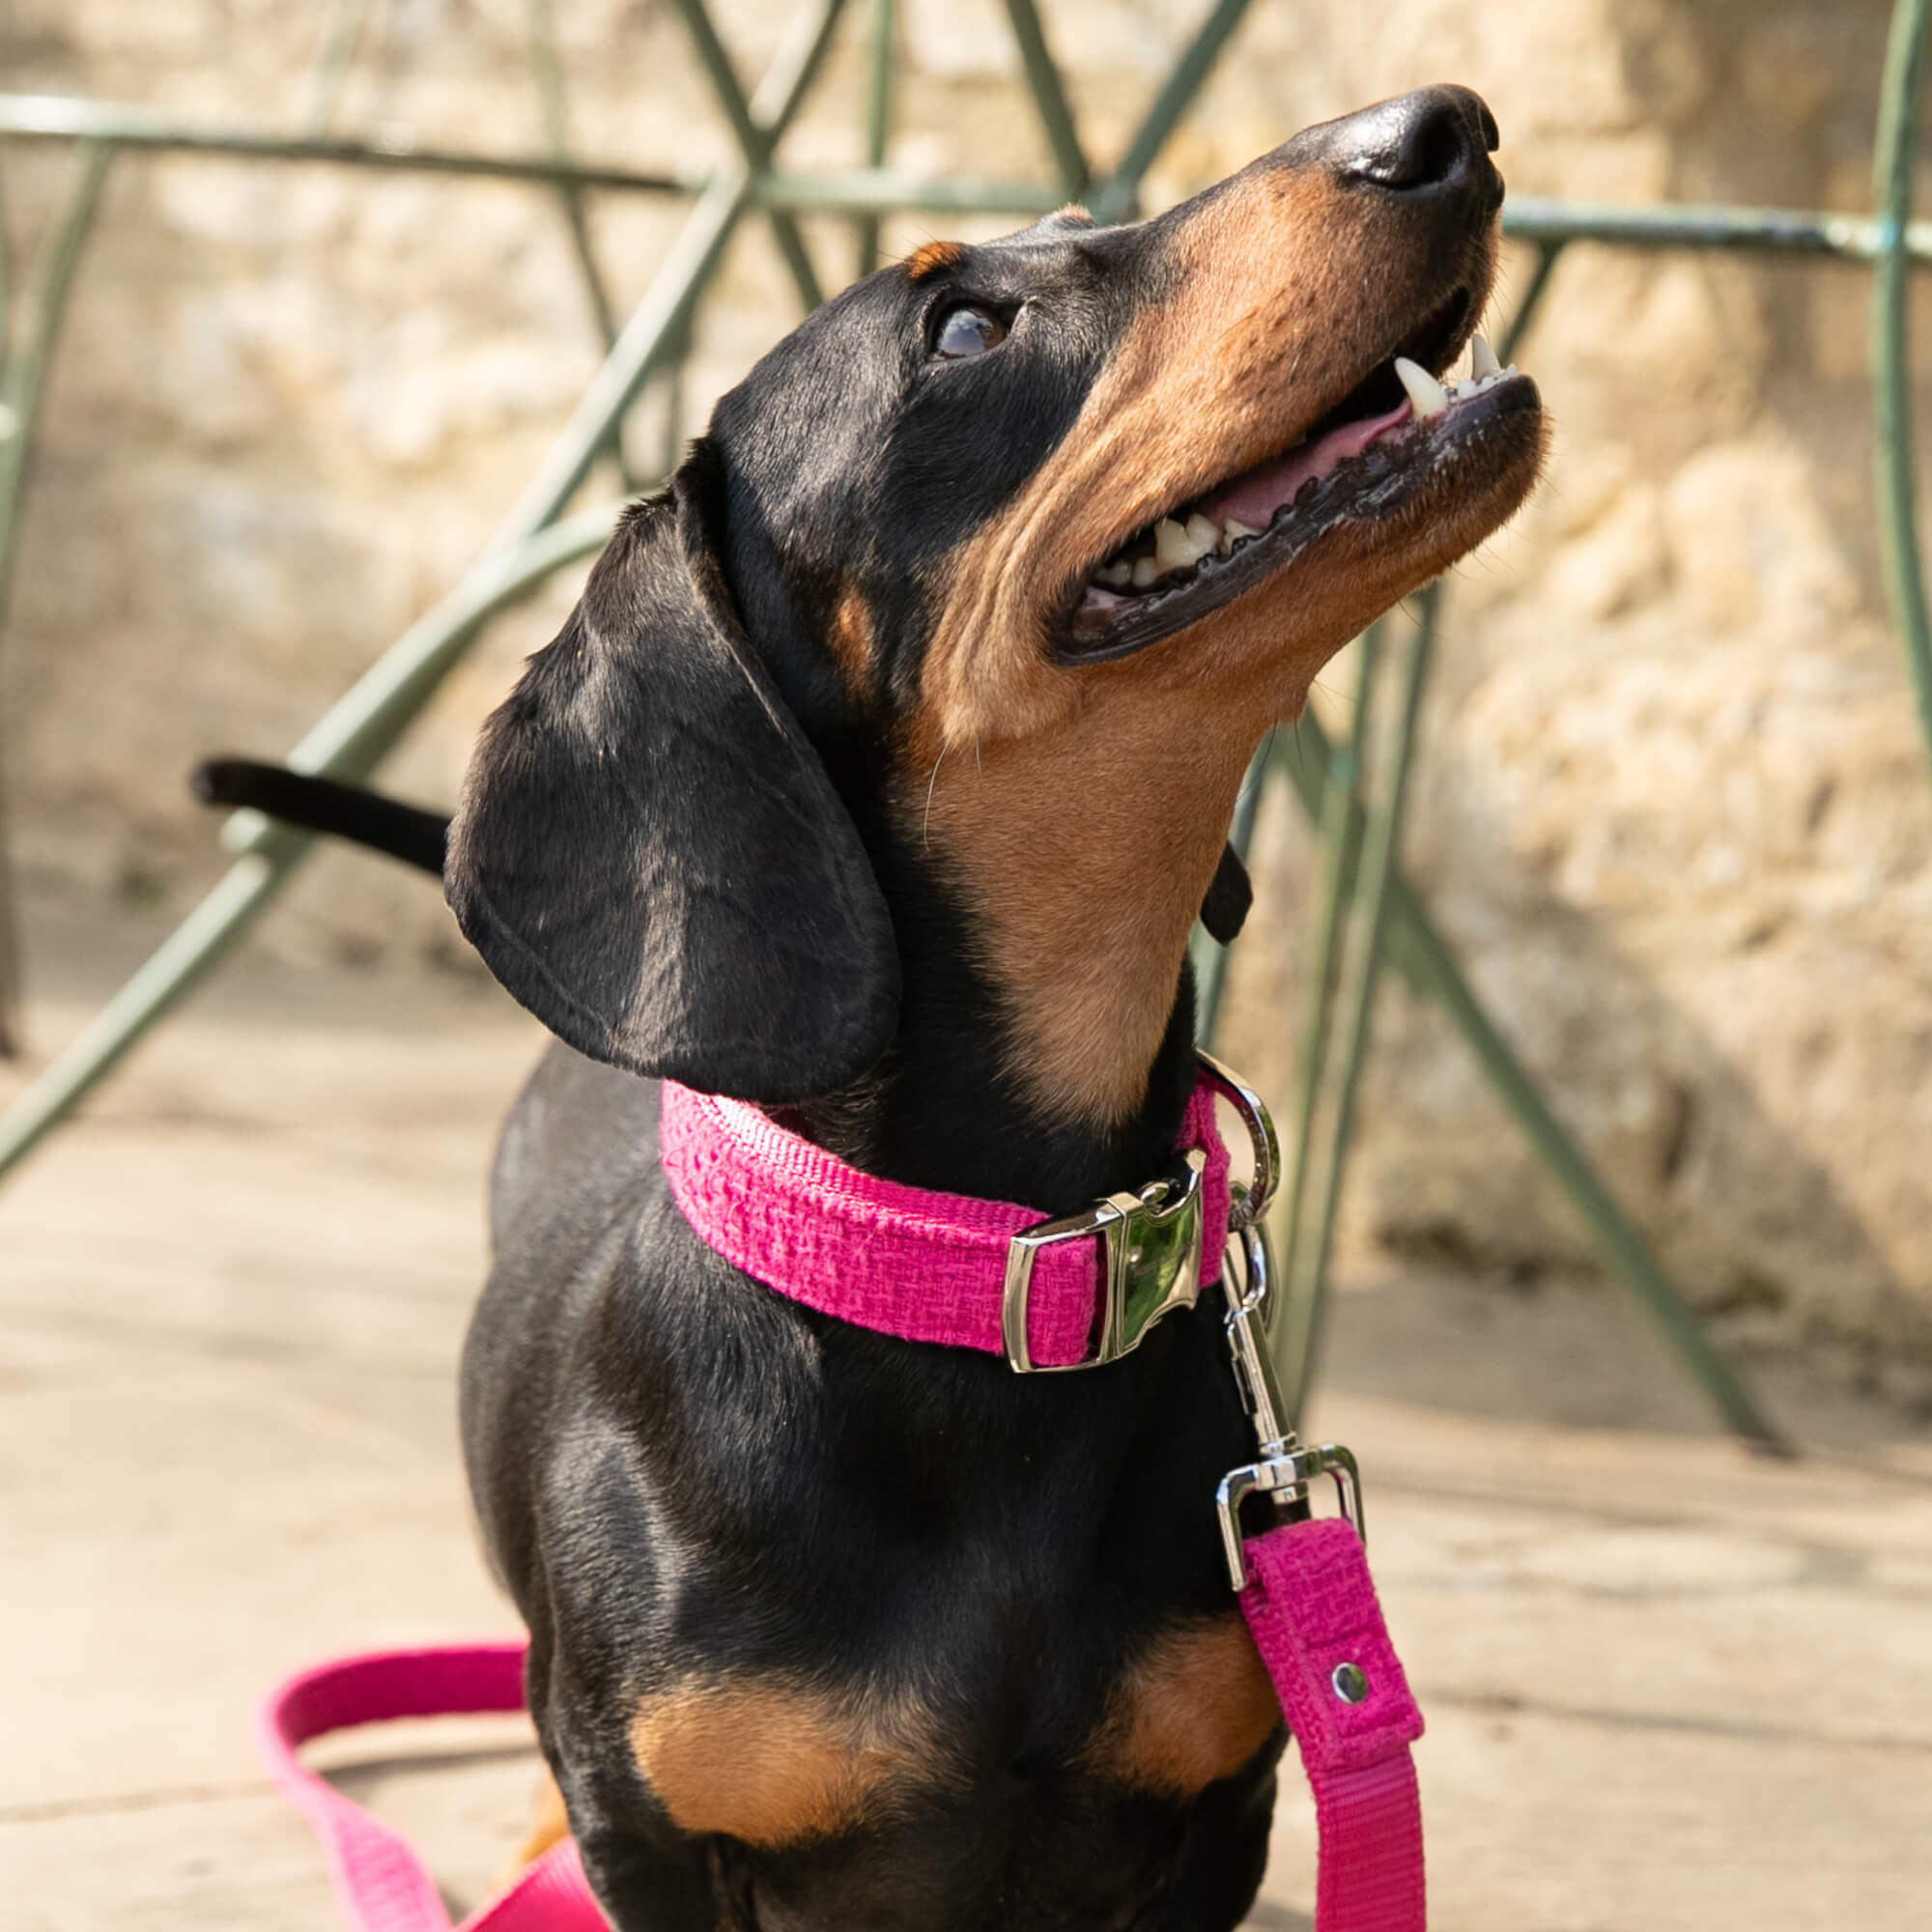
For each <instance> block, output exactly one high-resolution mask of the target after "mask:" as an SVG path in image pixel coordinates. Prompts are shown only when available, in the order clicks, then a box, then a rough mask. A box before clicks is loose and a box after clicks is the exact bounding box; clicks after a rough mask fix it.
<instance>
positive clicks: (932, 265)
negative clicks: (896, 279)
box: [906, 241, 966, 282]
mask: <svg viewBox="0 0 1932 1932" xmlns="http://www.w3.org/2000/svg"><path fill="white" fill-rule="evenodd" d="M965 259H966V244H965V242H963V241H927V242H924V243H923V244H922V245H921V246H919V247H917V248H915V249H914V250H913V251H912V253H911V254H910V255H908V256H907V257H906V273H907V274H908V275H909V276H910V277H911V278H912V279H913V280H914V281H916V282H929V281H930V280H931V279H932V278H933V276H934V275H937V274H942V273H944V272H945V270H948V269H951V268H954V267H956V266H957V265H958V264H959V263H961V262H963V261H964V260H965Z"/></svg>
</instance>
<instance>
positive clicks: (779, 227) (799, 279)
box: [675, 0, 843, 313]
mask: <svg viewBox="0 0 1932 1932" xmlns="http://www.w3.org/2000/svg"><path fill="white" fill-rule="evenodd" d="M675 5H676V7H677V11H678V13H679V14H682V15H683V17H684V24H685V26H686V28H687V29H689V31H690V34H691V40H692V44H693V46H695V47H696V50H697V58H698V61H699V64H700V65H701V66H702V67H703V69H704V71H705V72H706V73H707V74H708V75H709V76H710V79H711V91H712V93H713V94H715V95H716V96H717V97H718V104H719V106H720V107H721V108H723V109H724V111H725V120H727V121H728V122H729V123H730V124H731V131H732V133H733V134H734V135H735V136H736V137H737V141H738V149H739V152H740V153H741V154H742V155H743V156H744V157H745V165H746V166H747V167H748V168H749V169H750V170H751V172H752V174H753V177H754V178H755V177H757V176H759V175H762V174H765V173H767V172H768V171H769V168H770V165H771V158H772V150H773V149H774V148H775V147H776V146H777V145H778V134H777V132H776V131H774V130H773V129H771V128H764V127H761V126H760V125H759V122H758V119H757V117H756V116H755V115H754V114H753V112H752V108H751V104H750V103H749V102H748V101H747V100H746V99H745V92H744V89H743V88H741V87H740V86H739V85H738V74H737V70H736V69H734V68H733V67H732V65H731V56H730V55H729V54H728V53H726V52H725V43H724V42H723V41H721V40H720V39H719V38H718V29H717V28H716V27H715V26H714V25H713V24H712V20H711V14H710V12H709V11H708V10H707V8H706V7H705V4H704V0H675ZM842 8H843V0H831V4H830V5H828V6H827V7H826V8H825V9H824V11H823V14H822V15H821V16H820V17H821V18H822V19H823V23H824V38H825V39H826V40H828V41H829V40H830V38H831V34H832V29H833V27H834V26H835V25H836V24H837V23H838V15H839V13H840V12H841V11H842ZM765 218H766V219H767V220H768V221H769V222H770V223H771V229H772V239H773V240H774V241H776V242H777V243H778V244H779V253H780V254H781V256H782V257H783V258H784V265H785V267H786V269H787V270H790V273H791V278H792V284H793V286H794V287H795V288H796V289H797V290H798V298H799V301H800V302H801V303H802V304H803V305H804V307H805V309H806V310H807V312H808V313H810V311H811V310H812V309H815V308H816V307H817V306H818V305H819V303H820V302H822V301H823V300H824V299H825V294H824V291H823V290H822V289H820V287H819V286H818V274H817V271H816V270H814V269H813V268H812V266H811V257H810V254H808V253H807V252H806V246H805V238H804V237H803V236H802V235H800V233H799V232H798V223H797V222H796V221H795V220H793V219H792V217H791V215H790V214H789V213H786V212H785V211H783V210H781V209H776V208H773V209H767V210H766V212H765Z"/></svg>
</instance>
